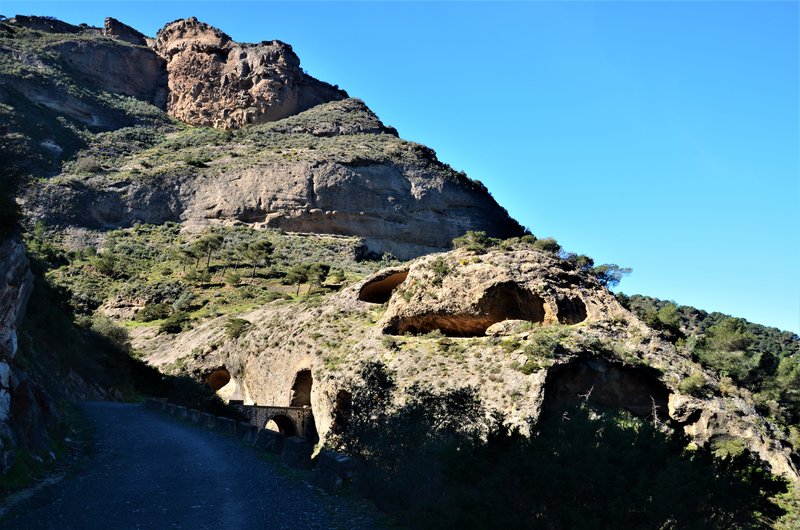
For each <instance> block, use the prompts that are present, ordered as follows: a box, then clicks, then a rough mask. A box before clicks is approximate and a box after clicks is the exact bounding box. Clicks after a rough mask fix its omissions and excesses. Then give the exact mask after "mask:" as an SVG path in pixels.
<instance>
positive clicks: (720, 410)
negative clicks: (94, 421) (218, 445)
mask: <svg viewBox="0 0 800 530" xmlns="http://www.w3.org/2000/svg"><path fill="white" fill-rule="evenodd" d="M434 264H435V265H434ZM405 270H406V269H405V268H404V269H397V268H394V269H387V270H384V271H380V272H378V273H376V274H375V275H374V276H372V277H370V278H366V279H365V280H363V281H362V282H359V283H357V284H355V285H351V286H350V287H348V288H346V289H344V290H343V291H341V292H340V293H337V294H335V295H331V296H330V297H328V298H327V299H326V300H325V302H324V303H322V304H314V305H309V304H302V303H295V302H287V301H276V302H273V303H270V304H267V305H265V306H263V307H261V308H259V309H257V310H255V311H253V312H252V313H248V314H247V315H243V316H244V317H246V318H247V320H249V321H251V322H253V324H254V325H253V327H252V328H251V330H249V331H248V332H247V334H246V335H244V336H242V337H241V338H239V339H237V340H234V341H231V340H226V339H225V331H224V325H225V321H226V317H220V318H218V319H215V320H210V321H207V322H205V323H203V324H202V325H201V326H199V327H198V328H196V329H194V330H191V331H188V332H186V333H183V334H179V335H177V336H166V335H165V334H161V335H158V334H157V333H155V331H154V330H150V331H148V330H147V329H146V328H136V330H135V332H136V333H137V336H136V337H135V346H136V347H137V348H138V349H140V350H142V351H146V352H149V362H151V363H152V364H154V365H156V366H160V365H168V364H170V363H173V362H174V361H175V360H176V359H178V358H181V359H182V361H183V362H185V363H186V366H187V367H188V370H189V372H190V373H195V374H203V373H207V371H208V370H209V369H213V368H216V367H218V366H221V365H224V366H226V367H227V369H228V370H229V371H230V373H231V376H232V377H234V378H235V379H236V380H237V381H239V382H240V383H241V388H242V394H243V396H244V399H245V400H246V401H247V402H248V403H252V402H257V403H259V404H262V405H278V406H288V405H289V404H291V403H292V400H293V398H296V397H297V396H298V395H299V394H300V393H299V392H298V391H297V389H298V387H299V385H298V381H301V380H303V376H301V375H300V374H303V373H310V374H311V375H312V376H313V385H311V388H310V392H308V398H309V399H308V400H307V401H306V400H305V396H306V394H305V393H303V396H304V401H303V402H302V403H303V404H305V403H310V406H311V408H312V410H313V413H314V418H315V422H316V426H317V430H318V432H319V435H320V440H321V441H322V443H323V444H324V443H325V440H326V439H327V437H328V435H329V433H331V432H339V431H341V430H342V429H344V428H346V424H347V417H348V416H347V411H348V410H349V407H350V402H351V396H352V390H353V385H354V384H358V378H357V376H356V374H357V372H358V370H359V369H360V367H361V366H362V364H363V363H364V362H366V361H375V360H380V361H381V362H383V363H384V364H386V366H387V367H388V368H389V369H390V370H391V371H392V372H393V373H394V374H395V377H396V381H397V386H398V388H403V387H408V386H410V385H414V384H419V385H423V386H426V385H428V386H432V387H433V388H435V389H436V390H444V389H452V388H460V387H463V386H473V387H474V388H476V390H477V392H478V395H479V396H480V398H481V400H482V402H483V403H484V404H485V405H486V406H487V407H489V408H490V409H496V410H499V411H502V412H503V413H505V415H506V416H505V417H506V419H507V421H508V423H510V424H511V425H514V426H517V427H519V428H520V429H521V430H522V431H523V432H528V431H527V429H528V428H529V427H530V423H529V422H531V421H532V422H535V421H537V419H538V418H539V417H540V415H541V414H543V413H547V412H548V411H550V410H553V411H555V410H558V409H559V407H560V406H563V405H569V404H570V403H573V402H576V401H577V400H581V399H588V400H589V402H590V403H592V404H595V405H599V406H602V407H611V408H623V409H626V410H628V411H631V412H632V413H634V414H636V415H638V416H639V417H641V418H644V419H646V420H647V421H653V420H654V418H653V412H655V414H656V417H657V418H658V421H659V422H660V424H661V425H665V426H669V427H670V428H675V429H682V430H683V431H684V432H685V433H687V434H688V435H689V436H690V438H691V439H692V440H693V441H694V442H695V443H697V444H699V445H702V444H704V443H709V442H713V440H715V439H718V438H724V437H729V438H738V439H740V440H742V441H743V442H744V444H745V445H746V446H747V447H749V448H750V449H752V450H753V451H756V452H757V453H758V454H759V455H760V456H761V457H762V458H763V459H764V460H765V461H767V462H769V463H770V464H771V465H772V468H773V469H774V470H775V471H776V472H778V473H782V474H784V475H786V476H787V477H789V478H792V479H797V478H798V473H797V469H796V468H795V467H794V465H793V463H792V461H791V458H790V450H789V448H788V443H786V442H785V441H781V440H782V439H781V437H780V435H778V434H776V433H775V432H771V431H770V430H769V428H768V427H767V426H766V425H765V422H764V419H763V418H762V417H760V416H759V415H758V414H757V413H756V411H755V410H754V408H753V407H752V401H750V402H749V403H750V406H748V405H747V403H748V401H747V400H746V399H744V398H743V397H741V396H722V395H721V394H715V395H714V396H711V395H709V396H708V397H705V398H702V399H699V398H693V397H691V396H684V395H682V394H681V392H680V390H679V388H678V387H679V383H680V382H681V381H682V380H683V379H684V378H685V377H687V376H688V375H690V374H693V373H696V372H698V371H702V367H700V366H699V365H697V364H696V363H694V362H693V361H692V359H691V357H690V356H689V355H685V354H682V353H681V352H679V351H677V350H676V349H675V348H674V347H673V346H672V345H671V344H669V343H667V342H665V341H663V340H662V339H661V338H660V336H659V335H658V333H656V332H654V331H653V330H651V329H649V328H648V327H647V326H646V325H644V323H642V322H641V321H640V320H638V319H637V318H636V317H635V316H634V315H633V314H632V313H630V312H628V311H627V310H625V309H624V308H623V307H621V306H620V305H619V304H618V303H617V301H616V299H615V298H614V296H613V295H612V294H611V293H610V292H608V291H607V290H606V289H604V288H602V287H601V286H600V285H599V284H598V283H597V282H596V280H594V279H593V278H592V277H590V276H588V275H587V274H586V273H584V272H581V271H578V270H576V269H574V268H573V267H572V266H571V265H569V264H568V263H566V262H564V261H562V260H560V259H558V258H557V257H555V256H552V255H549V254H544V253H541V252H537V251H534V250H528V249H525V248H518V249H514V250H508V251H499V250H498V251H490V252H488V253H487V254H484V255H480V256H476V255H473V254H470V253H468V252H466V251H462V250H459V251H453V252H449V253H446V254H440V255H435V256H428V257H424V258H420V259H418V260H415V261H413V262H411V263H409V264H408V267H407V270H408V273H407V276H406V278H405V280H404V281H402V282H400V283H397V284H396V285H395V286H394V288H393V289H389V290H388V295H389V301H388V305H381V304H376V303H374V302H371V301H368V300H364V297H363V292H364V287H366V286H369V285H372V286H373V287H376V286H380V282H382V281H385V280H387V279H389V278H392V277H393V276H394V280H396V279H397V276H395V275H397V274H398V273H399V272H404V271H405ZM445 271H446V272H445ZM394 280H393V281H394ZM511 284H513V285H516V286H518V287H519V289H523V290H526V291H529V292H530V293H532V294H533V295H536V296H537V297H538V298H539V299H541V301H542V303H543V307H544V318H543V320H542V321H541V322H538V323H535V322H532V321H531V320H518V319H516V320H504V321H503V322H501V323H499V324H495V325H493V326H492V329H491V331H492V332H494V331H498V330H499V331H500V334H501V335H503V336H502V338H501V337H495V336H471V337H456V338H448V337H444V338H442V337H441V335H419V336H414V335H408V336H387V335H386V334H385V333H384V330H385V329H386V326H387V325H390V324H391V323H392V322H394V321H395V319H396V318H397V317H417V316H419V315H428V314H439V315H459V314H469V313H470V312H478V314H479V315H480V314H482V311H484V309H485V307H484V306H482V305H481V303H480V301H481V300H485V299H494V298H495V297H496V296H497V292H498V290H497V289H496V287H495V286H497V285H502V286H505V285H511ZM384 287H385V286H384ZM511 292H516V291H515V290H512V291H511ZM381 294H382V297H383V296H384V295H385V294H386V293H385V292H383V291H382V293H381ZM510 299H511V303H510V307H511V308H512V309H513V312H515V313H525V312H527V316H528V317H529V318H530V316H531V315H538V314H539V311H540V309H539V302H538V300H537V299H535V298H524V297H522V298H516V295H513V296H511V297H510ZM578 299H579V300H580V301H581V302H582V304H583V305H582V306H579V307H583V308H585V319H584V320H582V321H581V322H579V323H576V324H565V323H563V322H562V321H563V320H564V319H563V318H560V316H561V315H560V312H561V313H563V312H566V314H568V315H570V318H574V316H575V314H576V308H575V305H576V300H578ZM565 300H571V302H570V303H565V302H564V301H565ZM531 302H532V305H529V306H527V305H526V304H528V303H531ZM559 302H560V304H559ZM488 307H489V308H492V307H495V306H492V305H489V306H488ZM577 313H578V315H579V316H580V315H581V314H582V313H581V312H580V311H577ZM500 328H502V329H500ZM309 330H313V332H312V333H309ZM548 337H551V338H552V337H556V338H557V339H558V342H559V344H560V347H559V348H558V349H553V350H551V351H549V352H544V353H542V352H539V351H538V350H536V348H535V347H536V345H537V344H539V343H540V342H541V339H543V338H545V339H546V338H548ZM215 342H216V343H221V344H222V345H221V346H220V347H218V348H213V349H211V348H208V347H206V345H208V344H211V343H215ZM509 345H510V346H509ZM194 348H200V349H203V353H202V354H199V355H196V356H187V355H186V352H188V351H193V350H194ZM531 352H533V353H531ZM531 360H532V361H533V362H534V363H536V365H537V366H538V368H535V369H533V370H526V371H525V372H523V371H520V370H519V369H518V367H519V366H520V365H522V364H524V363H525V362H527V361H531ZM515 367H517V368H515ZM306 370H309V372H305V371H306ZM715 384H716V382H715V381H714V379H713V377H712V376H710V375H709V380H708V386H709V388H712V389H713V388H714V385H715ZM296 402H299V401H296Z"/></svg>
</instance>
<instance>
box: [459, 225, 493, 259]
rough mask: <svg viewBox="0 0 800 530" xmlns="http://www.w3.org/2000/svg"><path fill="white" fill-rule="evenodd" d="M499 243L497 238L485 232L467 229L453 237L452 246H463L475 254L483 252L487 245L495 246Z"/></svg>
mask: <svg viewBox="0 0 800 530" xmlns="http://www.w3.org/2000/svg"><path fill="white" fill-rule="evenodd" d="M499 243H500V240H499V239H495V238H492V237H489V236H487V235H486V232H474V231H472V230H468V231H467V233H466V234H464V235H463V236H461V237H457V238H455V239H453V248H464V249H466V250H469V251H470V252H474V253H476V254H483V253H485V252H486V250H487V249H488V248H489V247H494V246H497V245H498V244H499Z"/></svg>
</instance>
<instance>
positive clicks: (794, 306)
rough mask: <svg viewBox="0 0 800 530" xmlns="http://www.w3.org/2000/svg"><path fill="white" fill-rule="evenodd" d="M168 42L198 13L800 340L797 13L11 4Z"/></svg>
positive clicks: (409, 5)
mask: <svg viewBox="0 0 800 530" xmlns="http://www.w3.org/2000/svg"><path fill="white" fill-rule="evenodd" d="M0 12H2V13H3V14H5V15H7V16H11V15H13V14H16V13H22V14H38V15H51V16H56V17H58V18H61V19H63V20H66V21H69V22H73V23H79V22H87V23H89V24H92V25H102V23H103V19H104V17H106V16H113V17H115V18H118V19H120V20H122V21H123V22H125V23H127V24H129V25H132V26H134V27H136V28H137V29H139V30H141V31H143V32H144V33H147V34H149V35H154V34H155V33H156V31H157V30H158V29H159V28H160V27H161V26H163V25H164V24H165V23H166V22H169V21H172V20H174V19H177V18H181V17H188V16H197V17H198V18H200V19H201V20H204V21H205V22H208V23H210V24H212V25H214V26H217V27H219V28H220V29H222V30H223V31H225V32H227V33H228V34H230V35H231V36H232V37H233V38H234V39H236V40H239V41H245V42H257V41H261V40H269V39H275V38H277V39H281V40H284V41H286V42H288V43H290V44H292V46H293V47H294V49H295V51H296V52H297V53H298V55H299V56H300V59H301V61H302V66H303V67H304V68H305V69H306V70H307V71H308V72H309V73H311V74H312V75H314V76H316V77H318V78H320V79H323V80H325V81H328V82H331V83H335V84H338V85H340V86H341V87H342V88H344V89H346V90H347V91H348V92H349V93H350V95H351V96H354V97H359V98H361V99H363V100H365V101H366V102H367V104H368V105H369V106H370V107H371V108H372V109H373V110H375V112H376V113H377V114H378V115H379V116H380V117H381V119H382V120H383V121H384V122H385V123H387V124H389V125H393V126H395V127H397V129H398V130H399V131H400V134H401V136H403V137H404V138H407V139H410V140H414V141H418V142H421V143H424V144H427V145H429V146H430V147H432V148H433V149H435V150H436V151H437V153H438V154H439V157H440V158H441V159H442V160H443V161H445V162H447V163H449V164H451V165H452V166H454V167H455V168H456V169H460V170H464V171H466V172H467V173H468V174H469V175H470V176H471V177H473V178H477V179H480V180H481V181H483V182H484V183H485V184H486V185H487V186H488V187H489V190H490V191H491V192H492V194H493V195H494V196H495V198H496V199H497V200H498V202H500V204H502V205H504V206H505V207H506V208H507V209H508V210H509V212H510V213H511V215H513V216H514V217H515V218H517V219H518V220H519V221H520V222H521V223H522V224H523V225H525V226H527V227H529V228H530V229H531V230H532V231H533V233H534V234H536V235H538V236H548V235H549V236H554V237H556V238H557V239H558V240H559V241H560V242H561V243H562V245H563V246H564V247H565V248H566V249H567V250H570V251H575V252H581V253H586V254H588V255H590V256H593V257H594V258H595V259H596V261H598V262H613V263H618V264H620V265H624V266H628V267H632V268H633V270H634V272H633V274H632V275H631V276H629V277H628V278H626V279H625V280H624V281H623V282H622V284H621V286H620V287H621V290H622V291H624V292H626V293H642V294H648V295H652V296H657V297H660V298H665V299H672V300H675V301H676V302H678V303H681V304H689V305H694V306H696V307H699V308H702V309H706V310H710V311H715V310H716V311H722V312H725V313H729V314H733V315H735V316H742V317H745V318H747V319H749V320H752V321H754V322H758V323H762V324H767V325H773V326H777V327H780V328H782V329H788V330H792V331H795V332H798V331H800V265H798V262H800V154H799V153H798V150H799V147H798V145H799V144H800V138H799V137H798V122H799V121H800V110H799V109H798V93H800V86H798V85H799V83H798V77H799V74H798V70H799V68H800V67H799V66H798V65H799V64H800V58H799V57H798V42H799V40H800V38H799V37H798V17H799V15H798V3H797V2H785V3H780V2H752V3H747V2H707V3H699V2H698V3H695V2H663V3H655V2H644V1H641V2H620V3H610V2H600V3H583V2H581V3H573V2H569V3H566V2H550V3H544V2H514V3H476V2H470V3H455V2H446V3H423V2H405V3H387V2H380V3H378V2H355V3H337V2H323V3H304V2H293V3H271V2H240V3H236V2H188V1H187V2H168V1H159V2H132V3H126V2H85V3H75V2H37V1H25V2H17V1H9V0H2V1H1V2H0Z"/></svg>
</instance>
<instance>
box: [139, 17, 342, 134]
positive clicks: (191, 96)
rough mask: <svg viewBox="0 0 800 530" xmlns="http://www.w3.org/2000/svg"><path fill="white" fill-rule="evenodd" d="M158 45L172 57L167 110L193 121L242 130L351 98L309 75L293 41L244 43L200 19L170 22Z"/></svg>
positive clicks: (184, 119) (157, 47)
mask: <svg viewBox="0 0 800 530" xmlns="http://www.w3.org/2000/svg"><path fill="white" fill-rule="evenodd" d="M155 49H156V51H157V52H158V53H159V54H160V55H161V56H162V57H164V58H165V59H166V61H167V72H168V76H169V89H170V96H169V100H168V102H167V112H168V113H169V114H170V115H171V116H174V117H176V118H178V119H179V120H181V121H183V122H186V123H189V124H191V125H207V126H212V127H218V128H222V129H230V128H238V127H242V126H243V125H248V124H255V123H265V122H269V121H275V120H278V119H281V118H285V117H287V116H291V115H293V114H297V113H298V112H302V111H304V110H306V109H309V108H311V107H313V106H315V105H318V104H320V103H326V102H328V101H333V100H337V99H343V98H345V97H347V94H346V93H345V92H344V91H342V90H339V89H337V88H335V87H333V86H331V85H329V84H327V83H323V82H320V81H317V80H316V79H314V78H313V77H310V76H308V75H307V74H305V73H304V72H303V71H302V70H301V69H300V59H299V58H298V57H297V55H295V53H294V52H293V51H292V47H291V46H289V45H288V44H285V43H283V42H280V41H271V42H262V43H261V44H238V43H236V42H234V41H233V40H231V38H230V37H229V36H228V35H226V34H225V33H223V32H221V31H220V30H218V29H216V28H213V27H211V26H209V25H208V24H204V23H202V22H199V21H198V20H197V19H196V18H189V19H185V20H177V21H175V22H172V23H171V24H167V25H166V26H165V27H164V28H163V29H162V30H161V31H159V32H158V35H157V37H156V42H155Z"/></svg>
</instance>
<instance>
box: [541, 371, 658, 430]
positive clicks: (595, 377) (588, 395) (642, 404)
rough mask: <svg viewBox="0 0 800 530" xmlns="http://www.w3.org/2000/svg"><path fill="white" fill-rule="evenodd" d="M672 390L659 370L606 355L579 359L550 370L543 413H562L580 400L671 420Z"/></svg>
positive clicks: (645, 416) (647, 416) (642, 416)
mask: <svg viewBox="0 0 800 530" xmlns="http://www.w3.org/2000/svg"><path fill="white" fill-rule="evenodd" d="M668 399H669V390H667V388H666V386H664V384H663V383H662V382H661V381H659V379H658V376H657V372H655V370H653V369H651V368H646V367H632V366H624V365H622V364H619V363H614V362H610V361H606V360H603V359H577V360H575V361H572V362H569V363H567V364H564V365H560V366H556V367H553V368H552V369H551V370H550V372H549V373H548V374H547V379H546V381H545V390H544V402H543V403H542V413H543V414H545V415H547V414H554V413H560V412H561V411H562V410H563V409H564V408H567V407H570V406H573V405H574V404H576V403H579V402H580V401H585V402H587V403H589V404H590V405H599V406H600V407H605V408H615V409H620V408H622V409H625V410H627V411H629V412H631V413H632V414H634V415H636V416H638V417H640V418H652V416H653V409H654V408H655V412H656V414H657V416H658V418H659V419H660V420H663V421H668V420H669V414H668V411H667V401H668Z"/></svg>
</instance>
